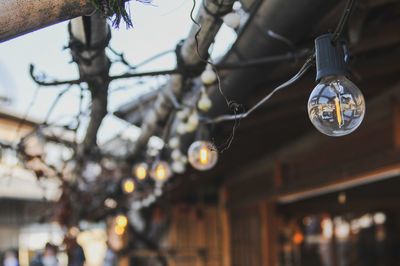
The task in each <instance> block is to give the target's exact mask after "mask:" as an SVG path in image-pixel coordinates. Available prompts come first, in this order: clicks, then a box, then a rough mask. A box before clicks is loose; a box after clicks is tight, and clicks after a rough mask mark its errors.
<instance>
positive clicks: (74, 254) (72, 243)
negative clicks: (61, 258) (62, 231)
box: [64, 235, 86, 266]
mask: <svg viewBox="0 0 400 266" xmlns="http://www.w3.org/2000/svg"><path fill="white" fill-rule="evenodd" d="M64 243H65V245H66V247H67V254H68V265H69V266H83V264H84V263H85V260H86V258H85V253H84V252H83V248H82V247H81V246H80V245H79V244H78V242H77V241H76V237H74V236H71V235H68V236H67V237H66V238H65V239H64Z"/></svg>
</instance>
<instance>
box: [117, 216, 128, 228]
mask: <svg viewBox="0 0 400 266" xmlns="http://www.w3.org/2000/svg"><path fill="white" fill-rule="evenodd" d="M115 222H116V224H117V226H120V227H126V226H127V225H128V218H126V216H125V215H118V216H117V217H116V218H115Z"/></svg>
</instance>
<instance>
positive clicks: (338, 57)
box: [315, 34, 349, 82]
mask: <svg viewBox="0 0 400 266" xmlns="http://www.w3.org/2000/svg"><path fill="white" fill-rule="evenodd" d="M332 37H333V34H324V35H321V36H319V37H318V38H316V39H315V57H316V59H315V60H316V66H317V76H316V81H317V82H319V81H320V80H321V78H323V77H326V76H331V75H343V76H348V75H349V71H348V68H347V63H346V61H345V56H346V55H345V48H344V47H345V44H344V42H341V41H337V42H336V43H332Z"/></svg>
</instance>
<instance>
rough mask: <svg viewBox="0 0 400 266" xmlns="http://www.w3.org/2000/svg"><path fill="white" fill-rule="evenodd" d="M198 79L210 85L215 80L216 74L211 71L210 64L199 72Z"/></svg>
mask: <svg viewBox="0 0 400 266" xmlns="http://www.w3.org/2000/svg"><path fill="white" fill-rule="evenodd" d="M200 79H201V82H203V84H205V85H211V84H213V83H214V82H215V81H216V80H217V75H216V74H215V72H214V71H213V69H212V67H211V65H207V67H206V69H205V70H204V71H203V73H201V76H200Z"/></svg>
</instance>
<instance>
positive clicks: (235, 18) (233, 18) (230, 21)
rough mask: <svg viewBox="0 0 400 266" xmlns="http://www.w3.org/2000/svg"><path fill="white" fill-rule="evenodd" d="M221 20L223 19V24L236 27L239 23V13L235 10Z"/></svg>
mask: <svg viewBox="0 0 400 266" xmlns="http://www.w3.org/2000/svg"><path fill="white" fill-rule="evenodd" d="M222 20H223V21H224V23H225V25H227V26H228V27H230V28H232V29H236V28H237V27H239V25H240V15H239V14H238V13H236V12H231V13H228V14H226V15H225V16H224V17H223V18H222Z"/></svg>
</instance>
